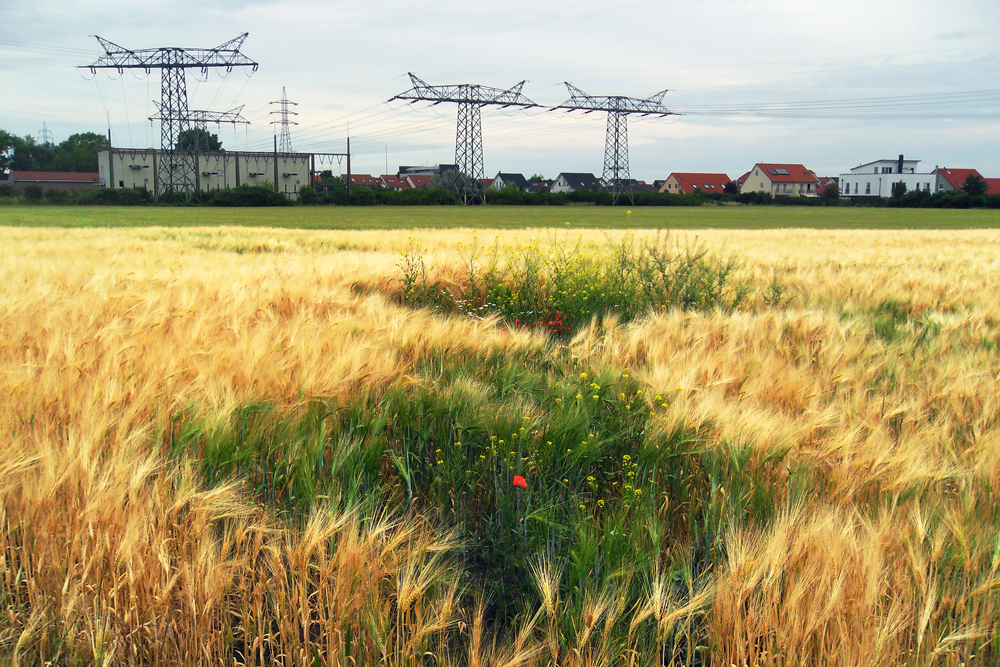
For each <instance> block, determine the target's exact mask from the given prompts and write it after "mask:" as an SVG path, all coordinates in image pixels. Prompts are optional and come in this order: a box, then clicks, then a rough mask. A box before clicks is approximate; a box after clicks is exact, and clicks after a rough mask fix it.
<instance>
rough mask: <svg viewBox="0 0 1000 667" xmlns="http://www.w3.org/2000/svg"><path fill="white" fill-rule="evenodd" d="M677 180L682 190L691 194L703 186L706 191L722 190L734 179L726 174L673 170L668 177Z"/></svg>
mask: <svg viewBox="0 0 1000 667" xmlns="http://www.w3.org/2000/svg"><path fill="white" fill-rule="evenodd" d="M671 177H672V178H674V179H676V180H677V185H678V186H679V188H680V191H681V192H683V193H684V194H686V195H689V194H691V193H692V192H693V191H694V189H695V188H701V189H702V190H704V191H705V192H722V191H723V190H724V189H725V188H726V185H727V184H729V183H731V182H732V180H733V179H731V178H729V176H728V175H726V174H708V173H699V172H677V171H675V172H673V173H672V174H670V176H669V177H667V180H668V181H669V180H670V178H671Z"/></svg>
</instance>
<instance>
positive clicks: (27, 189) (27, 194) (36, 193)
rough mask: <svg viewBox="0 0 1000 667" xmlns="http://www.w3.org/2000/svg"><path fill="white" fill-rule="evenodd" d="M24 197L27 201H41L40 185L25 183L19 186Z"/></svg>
mask: <svg viewBox="0 0 1000 667" xmlns="http://www.w3.org/2000/svg"><path fill="white" fill-rule="evenodd" d="M21 192H22V193H23V194H24V198H25V200H27V201H42V195H43V192H42V187H41V186H40V185H25V186H24V187H23V188H21Z"/></svg>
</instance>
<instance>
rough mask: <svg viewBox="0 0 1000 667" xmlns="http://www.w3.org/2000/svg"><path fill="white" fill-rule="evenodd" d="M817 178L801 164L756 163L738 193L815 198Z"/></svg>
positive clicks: (817, 187)
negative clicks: (764, 193) (767, 193)
mask: <svg viewBox="0 0 1000 667" xmlns="http://www.w3.org/2000/svg"><path fill="white" fill-rule="evenodd" d="M818 191H819V177H817V176H816V173H815V172H814V171H812V170H810V169H806V168H805V166H803V165H801V164H791V163H788V164H785V163H776V162H758V163H757V164H755V165H754V166H753V169H751V170H750V171H749V172H747V176H746V179H745V180H744V181H743V185H742V186H740V192H769V193H771V195H772V196H775V197H781V196H785V197H815V196H816V193H817V192H818Z"/></svg>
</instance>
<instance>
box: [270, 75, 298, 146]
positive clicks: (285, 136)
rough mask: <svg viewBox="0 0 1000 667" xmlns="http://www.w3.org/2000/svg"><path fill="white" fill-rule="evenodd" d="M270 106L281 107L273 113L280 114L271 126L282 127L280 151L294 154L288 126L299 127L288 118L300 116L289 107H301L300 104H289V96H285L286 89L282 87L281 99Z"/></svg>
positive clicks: (279, 138) (279, 142)
mask: <svg viewBox="0 0 1000 667" xmlns="http://www.w3.org/2000/svg"><path fill="white" fill-rule="evenodd" d="M269 104H278V105H280V106H279V107H278V110H277V111H272V112H271V113H272V114H278V120H272V121H271V125H281V134H280V135H279V137H278V150H279V151H281V152H282V153H291V152H292V135H291V133H290V132H289V131H288V126H289V125H298V123H296V122H295V121H293V120H289V119H288V117H289V116H298V115H299V114H298V113H297V112H295V111H292V110H291V109H289V108H288V107H290V106H296V107H297V106H298V105H299V103H298V102H289V101H288V95H286V94H285V87H284V86H282V87H281V99H280V100H278V101H277V102H269Z"/></svg>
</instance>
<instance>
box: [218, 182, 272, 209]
mask: <svg viewBox="0 0 1000 667" xmlns="http://www.w3.org/2000/svg"><path fill="white" fill-rule="evenodd" d="M204 201H205V203H206V204H209V205H211V206H234V207H240V206H288V205H289V204H291V201H290V200H289V199H288V197H286V196H285V195H284V194H282V193H280V192H278V191H277V190H275V189H274V186H273V185H271V184H270V183H266V184H262V185H247V184H243V185H240V186H238V187H235V188H228V189H225V190H212V191H211V192H207V193H205V199H204Z"/></svg>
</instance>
